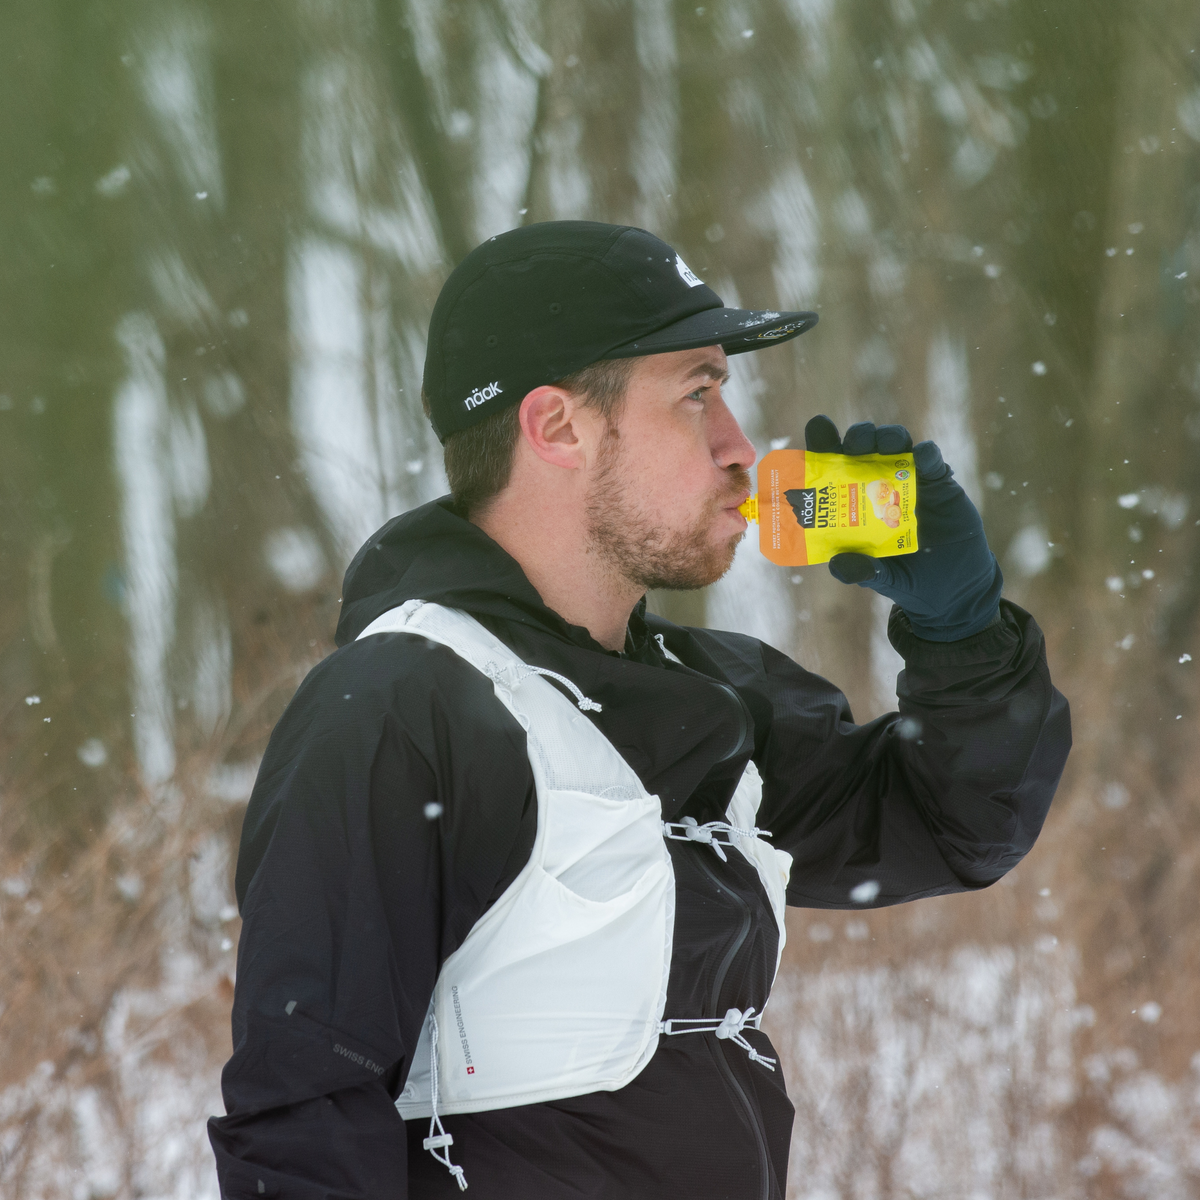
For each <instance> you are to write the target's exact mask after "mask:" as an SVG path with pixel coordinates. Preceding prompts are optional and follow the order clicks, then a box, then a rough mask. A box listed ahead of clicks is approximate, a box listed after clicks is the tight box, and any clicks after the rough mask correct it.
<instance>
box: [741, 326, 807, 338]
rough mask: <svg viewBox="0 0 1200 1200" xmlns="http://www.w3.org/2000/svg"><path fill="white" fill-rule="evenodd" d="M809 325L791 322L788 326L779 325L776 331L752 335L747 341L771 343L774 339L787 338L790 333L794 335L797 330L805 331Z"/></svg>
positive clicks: (770, 330) (771, 330)
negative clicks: (805, 327)
mask: <svg viewBox="0 0 1200 1200" xmlns="http://www.w3.org/2000/svg"><path fill="white" fill-rule="evenodd" d="M807 324H808V322H807V321H789V322H788V323H787V324H786V325H779V326H777V327H776V328H775V329H768V330H767V331H766V332H765V333H752V334H750V335H749V336H748V337H747V338H746V341H748V342H769V341H771V340H773V339H774V338H781V337H786V336H787V335H788V334H789V333H794V332H795V331H796V330H797V329H803V328H804V326H806V325H807Z"/></svg>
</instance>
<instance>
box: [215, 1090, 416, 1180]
mask: <svg viewBox="0 0 1200 1200" xmlns="http://www.w3.org/2000/svg"><path fill="white" fill-rule="evenodd" d="M208 1136H209V1141H210V1142H211V1143H212V1148H213V1153H214V1154H215V1155H216V1160H217V1179H218V1182H219V1184H220V1188H221V1196H222V1200H259V1198H260V1197H262V1196H268V1197H270V1196H277V1197H281V1198H285V1200H406V1198H407V1196H408V1182H407V1180H408V1148H407V1141H406V1139H405V1136H404V1123H403V1121H401V1119H400V1115H399V1114H398V1113H397V1112H396V1109H395V1107H394V1106H393V1104H392V1102H391V1099H390V1097H389V1096H388V1094H387V1092H386V1091H385V1090H384V1088H383V1086H382V1085H381V1084H369V1083H368V1084H363V1085H361V1086H359V1087H351V1088H344V1089H341V1090H338V1091H334V1092H332V1093H330V1094H329V1095H326V1096H319V1097H315V1098H313V1099H311V1100H306V1101H303V1102H300V1103H297V1104H290V1105H286V1106H284V1107H281V1108H274V1109H267V1110H265V1111H261V1112H252V1113H246V1114H239V1113H236V1112H235V1113H233V1114H232V1115H230V1116H225V1117H213V1118H212V1119H211V1120H210V1121H209V1123H208Z"/></svg>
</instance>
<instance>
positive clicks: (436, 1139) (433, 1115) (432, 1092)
mask: <svg viewBox="0 0 1200 1200" xmlns="http://www.w3.org/2000/svg"><path fill="white" fill-rule="evenodd" d="M718 1036H719V1035H718ZM429 1045H430V1050H429V1107H430V1117H429V1136H428V1137H427V1138H426V1139H425V1140H424V1142H422V1143H421V1144H422V1145H423V1146H424V1147H425V1149H426V1150H428V1151H429V1153H430V1154H432V1155H433V1157H434V1158H435V1159H437V1161H438V1162H440V1163H441V1164H442V1166H443V1167H445V1168H446V1170H447V1171H449V1172H450V1174H451V1175H453V1176H454V1178H455V1181H456V1182H457V1183H458V1190H459V1191H460V1192H465V1191H466V1190H467V1177H466V1175H464V1174H463V1169H462V1167H456V1166H455V1165H454V1163H452V1162H451V1161H450V1147H451V1146H453V1145H454V1135H453V1134H452V1133H447V1132H446V1130H445V1128H444V1127H443V1125H442V1118H441V1117H439V1116H438V1110H437V1108H438V1052H437V1045H438V1023H437V1017H435V1016H434V1015H433V1013H430V1014H429ZM439 1150H440V1151H441V1153H440V1154H439V1153H438V1151H439Z"/></svg>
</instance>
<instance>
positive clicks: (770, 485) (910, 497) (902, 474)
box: [739, 450, 917, 567]
mask: <svg viewBox="0 0 1200 1200" xmlns="http://www.w3.org/2000/svg"><path fill="white" fill-rule="evenodd" d="M916 501H917V477H916V473H915V471H914V470H913V464H912V458H911V457H910V456H909V455H906V454H896V455H892V454H862V455H846V454H815V453H813V452H811V451H808V450H772V451H771V453H770V454H768V455H767V456H766V458H764V459H763V460H762V462H761V463H759V465H758V495H757V496H751V497H750V499H749V500H747V501H746V503H745V504H743V505H742V507H741V509H740V510H739V511H740V512H741V513H742V515H743V516H744V517H745V518H746V519H747V520H748V521H757V522H758V544H759V548H760V549H761V550H762V552H763V554H764V555H766V557H767V558H769V559H770V560H771V561H772V562H773V563H778V564H779V565H780V566H783V567H800V566H804V565H806V564H808V563H823V562H828V561H829V560H830V559H831V558H832V557H833V556H834V555H835V554H841V553H843V552H844V551H856V552H857V553H859V554H870V555H871V556H872V557H874V558H886V557H888V556H889V555H893V554H912V553H914V552H915V551H916V549H917V516H916Z"/></svg>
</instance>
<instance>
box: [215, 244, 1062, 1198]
mask: <svg viewBox="0 0 1200 1200" xmlns="http://www.w3.org/2000/svg"><path fill="white" fill-rule="evenodd" d="M815 322H816V317H815V315H813V314H811V313H782V314H781V313H776V312H751V311H742V310H734V309H727V308H725V307H724V306H723V305H722V302H721V300H720V298H719V297H718V296H717V295H716V294H715V293H714V292H712V291H711V290H710V289H709V288H708V287H706V286H705V285H704V284H703V283H702V282H701V281H700V280H699V279H697V278H696V276H695V275H694V274H693V273H692V272H691V271H690V270H689V269H688V268H687V266H686V265H685V264H684V262H683V260H682V259H681V258H679V256H678V255H676V254H675V252H674V251H673V250H672V249H671V248H670V247H668V246H667V245H665V244H664V243H663V242H661V241H659V240H658V239H657V238H655V237H653V236H651V235H650V234H648V233H645V232H644V231H641V230H637V229H630V228H626V227H616V226H608V225H597V224H591V223H585V222H557V223H547V224H542V225H533V226H528V227H526V228H523V229H518V230H513V231H511V232H509V233H507V234H504V235H502V236H500V237H497V238H493V239H491V240H490V241H489V242H487V243H485V244H484V245H483V246H481V247H479V248H478V249H476V250H475V251H473V252H472V254H470V255H469V256H468V257H467V259H466V260H465V261H464V262H463V263H462V264H460V265H459V267H458V268H457V269H456V270H455V271H454V272H453V273H452V274H451V276H450V278H449V280H448V281H447V283H446V286H445V288H444V289H443V291H442V293H441V295H440V297H439V299H438V301H437V304H436V306H435V309H434V313H433V319H432V322H431V326H430V334H429V347H428V357H427V361H426V366H425V387H424V394H425V400H426V405H427V411H428V412H429V415H430V417H431V419H432V421H433V425H434V428H435V430H436V431H437V433H438V435H439V437H440V438H441V439H442V440H443V442H444V444H445V454H446V467H447V474H448V476H449V479H450V484H451V488H452V491H453V496H452V497H447V498H445V499H443V500H439V501H437V502H435V503H433V504H429V505H426V506H424V507H423V508H419V509H417V510H416V511H414V512H411V513H407V514H405V515H404V516H401V517H398V518H396V519H395V520H393V521H391V522H389V524H387V525H386V526H384V528H383V529H382V530H380V531H379V533H377V534H376V535H375V536H374V537H372V538H371V539H370V541H369V542H368V543H367V544H366V545H365V546H364V547H363V548H362V550H360V551H359V553H358V555H357V556H356V557H355V559H354V562H353V563H352V564H351V566H350V568H349V570H348V572H347V574H346V581H345V589H344V595H343V609H342V616H341V621H340V623H339V627H338V643H339V646H340V649H339V650H338V651H337V652H336V653H335V654H333V655H331V656H330V657H329V658H328V659H326V660H325V661H324V662H323V663H321V664H320V665H319V666H318V667H316V668H315V669H314V670H313V672H312V673H311V674H310V675H309V677H308V679H307V680H306V681H305V682H304V684H303V685H302V686H301V688H300V690H299V691H298V693H297V695H296V697H295V698H294V699H293V701H292V703H291V704H290V706H289V707H288V710H287V712H286V713H285V714H284V717H283V719H282V720H281V721H280V723H279V725H278V727H277V728H276V730H275V732H274V734H273V736H272V738H271V742H270V745H269V747H268V749H267V753H266V756H265V758H264V760H263V764H262V768H261V770H260V772H259V778H258V782H257V784H256V787H255V790H254V794H253V797H252V798H251V801H250V806H249V809H248V811H247V815H246V823H245V829H244V832H243V836H242V845H241V853H240V857H239V860H238V870H237V892H238V900H239V903H240V905H241V911H242V916H243V921H244V925H243V930H242V939H241V944H240V946H239V950H238V975H237V988H236V995H235V1001H234V1045H235V1049H234V1055H233V1058H232V1059H231V1060H230V1062H229V1064H228V1066H227V1067H226V1070H225V1073H224V1076H223V1086H224V1094H225V1100H226V1105H227V1109H228V1115H227V1116H225V1117H221V1118H214V1119H213V1121H212V1122H211V1123H210V1133H211V1138H212V1143H213V1146H214V1149H215V1152H216V1155H217V1164H218V1173H219V1176H220V1180H221V1186H222V1193H223V1195H224V1197H226V1200H235V1198H237V1200H240V1198H242V1197H256V1196H282V1197H289V1198H296V1200H317V1198H321V1200H325V1198H332V1197H338V1198H351V1197H353V1198H355V1200H357V1198H360V1197H361V1198H365V1197H371V1198H373V1200H378V1198H383V1197H393V1198H395V1200H407V1198H417V1197H420V1198H424V1197H435V1196H449V1195H456V1194H457V1192H458V1190H459V1188H462V1187H465V1186H467V1185H469V1186H470V1188H471V1189H472V1191H473V1194H475V1195H477V1196H479V1197H481V1198H486V1197H499V1198H506V1200H511V1198H516V1197H522V1198H524V1197H539V1198H545V1200H560V1198H561V1200H567V1198H568V1197H571V1198H576V1197H583V1196H587V1197H597V1198H603V1200H609V1198H612V1200H615V1198H617V1197H622V1198H626V1197H647V1198H649V1197H663V1196H697V1197H714V1198H715V1197H731V1198H732V1197H736V1198H739V1200H741V1198H743V1197H753V1198H758V1197H762V1198H763V1200H770V1198H777V1200H778V1198H782V1196H783V1195H784V1191H785V1187H786V1167H787V1157H788V1145H789V1139H790V1136H791V1124H792V1107H791V1105H790V1103H789V1102H788V1098H787V1093H786V1090H785V1086H784V1081H783V1079H782V1077H781V1072H780V1070H779V1066H778V1063H777V1061H776V1060H777V1055H776V1054H775V1052H774V1051H773V1049H772V1047H771V1045H770V1043H769V1041H768V1039H767V1038H766V1036H765V1035H764V1034H763V1033H762V1032H761V1031H760V1030H759V1029H758V1018H759V1016H760V1015H761V1013H762V1010H763V1006H764V1005H765V1004H766V1002H767V998H768V994H769V992H770V987H771V983H772V980H773V978H774V974H775V969H776V965H777V962H778V955H779V951H780V949H781V945H782V937H783V927H782V916H783V905H784V902H785V899H786V901H787V902H788V903H792V904H797V905H803V906H808V907H815V908H857V907H872V906H881V905H887V904H897V903H900V902H903V901H906V900H912V899H916V898H918V897H922V896H933V895H943V894H946V893H949V892H956V891H966V890H969V889H975V888H981V887H986V886H988V885H989V884H991V883H993V882H995V880H996V879H998V878H999V877H1000V876H1001V875H1003V874H1004V873H1005V872H1006V871H1008V870H1009V869H1011V868H1012V867H1013V866H1014V865H1015V864H1016V863H1017V862H1018V861H1020V859H1021V857H1022V856H1023V855H1024V854H1025V853H1026V852H1027V851H1028V849H1029V847H1030V846H1031V845H1032V843H1033V841H1034V839H1035V837H1036V836H1037V833H1038V831H1039V829H1040V827H1041V824H1042V821H1043V818H1044V817H1045V814H1046V810H1047V806H1048V805H1049V802H1050V799H1051V796H1052V794H1053V792H1054V789H1055V786H1056V784H1057V780H1058V777H1059V774H1060V772H1061V770H1062V766H1063V763H1064V761H1065V758H1066V754H1067V750H1068V746H1069V740H1070V734H1069V720H1068V715H1067V707H1066V703H1065V701H1064V700H1063V698H1062V697H1061V696H1060V695H1059V694H1058V693H1057V692H1056V691H1055V690H1054V689H1053V687H1052V686H1051V684H1050V679H1049V675H1048V672H1047V668H1046V661H1045V654H1044V649H1043V644H1042V636H1041V634H1040V632H1039V630H1038V628H1037V626H1036V625H1035V624H1034V622H1033V620H1032V618H1031V617H1030V616H1029V615H1028V614H1027V613H1025V612H1022V611H1021V610H1020V609H1019V608H1017V607H1015V606H1014V605H1012V604H1009V603H1007V602H1004V601H1001V600H1000V599H999V596H1000V585H1001V579H1000V572H999V569H998V568H997V566H996V563H995V559H994V557H993V556H992V554H991V552H990V551H989V550H988V548H987V543H986V540H985V539H984V536H983V529H982V524H981V522H980V520H979V516H978V514H977V513H976V511H975V509H974V507H973V506H972V505H971V503H970V501H969V500H968V499H967V497H966V495H965V494H964V493H963V492H962V489H961V488H960V487H959V486H958V485H957V484H956V483H955V482H954V481H953V478H952V476H951V472H950V471H949V469H948V468H947V467H946V466H945V464H944V463H943V462H942V460H941V456H940V454H939V453H938V451H937V447H936V446H934V445H932V443H928V442H926V443H922V445H920V446H918V447H916V448H915V449H913V448H912V445H911V442H910V441H909V439H908V435H907V433H906V432H905V431H904V430H903V429H901V428H899V427H898V426H885V427H881V428H879V429H876V428H875V427H874V426H872V425H869V424H860V425H856V426H854V427H852V428H851V429H850V430H848V431H847V434H846V437H845V440H844V442H843V441H841V440H840V439H839V437H838V433H837V430H836V429H835V428H834V426H833V424H832V422H830V421H829V420H828V419H827V418H823V417H818V418H815V419H814V420H813V421H811V422H810V423H809V428H808V431H807V433H808V438H809V444H810V448H813V449H819V450H825V451H839V450H840V451H842V452H845V453H851V454H854V453H866V452H870V451H875V450H879V451H882V452H897V453H898V452H901V451H907V450H910V449H911V450H912V453H913V458H914V463H915V465H916V466H917V469H918V473H919V483H918V502H917V518H918V523H919V524H918V529H919V537H920V539H921V546H922V550H921V551H920V552H919V553H918V554H915V555H911V556H908V557H905V558H894V559H881V560H878V561H876V560H874V559H869V558H866V557H864V556H862V555H840V556H838V557H837V558H836V559H835V560H834V562H833V563H832V564H831V566H832V568H833V570H834V573H835V574H836V575H837V576H838V577H839V578H840V579H842V580H843V581H852V582H858V583H860V584H862V585H864V586H867V587H871V588H874V589H875V590H877V591H880V592H882V593H884V594H885V595H889V596H892V597H893V598H894V599H895V600H896V601H897V604H898V607H896V608H894V609H893V612H892V618H891V622H890V627H889V632H890V636H891V639H892V642H893V644H894V645H895V646H896V647H897V649H898V650H899V651H900V652H901V654H903V656H904V658H905V663H906V669H905V673H904V674H903V675H902V676H901V678H900V684H899V687H900V710H901V711H900V714H895V713H893V714H891V715H889V716H887V717H882V718H880V719H879V720H877V721H873V722H871V723H870V724H868V725H855V724H853V721H852V718H851V716H850V712H849V710H848V708H847V706H846V702H845V698H844V697H843V696H842V695H841V693H840V692H838V691H837V689H836V688H834V687H833V686H832V685H830V684H828V683H826V682H825V681H824V680H822V679H819V678H817V677H816V676H813V675H811V674H809V673H808V672H806V671H805V670H804V669H803V668H802V667H799V666H797V665H796V664H795V663H793V662H792V661H791V660H789V659H788V658H787V657H786V656H785V655H783V654H781V653H780V652H779V651H777V650H775V649H772V648H771V647H770V646H766V645H764V644H762V643H760V642H757V641H755V640H754V639H752V638H748V637H744V636H740V635H734V634H728V633H720V632H716V631H710V630H701V629H684V628H680V627H677V626H675V625H672V624H671V623H670V622H668V621H664V620H661V619H659V618H655V617H652V616H650V615H648V614H647V613H646V611H645V604H644V595H645V592H646V590H647V589H648V588H652V587H657V588H698V587H703V586H705V585H707V584H709V583H712V582H713V581H715V580H716V579H718V578H719V577H720V576H721V575H722V574H723V573H724V572H725V570H726V569H727V568H728V567H729V564H730V562H731V560H732V558H733V554H734V550H735V547H736V545H737V543H738V541H739V540H740V539H741V537H742V536H743V534H744V531H745V528H746V523H745V521H744V519H743V518H742V516H741V515H740V514H739V513H738V511H737V509H738V505H739V504H740V503H741V502H742V501H743V500H744V499H745V498H746V496H747V495H748V493H749V491H750V481H749V475H748V471H749V468H750V466H751V464H752V463H753V461H754V457H755V452H754V449H753V447H752V446H751V444H750V443H749V442H748V441H747V440H746V438H745V436H744V435H743V433H742V432H741V430H740V429H739V428H738V425H737V422H736V421H735V420H734V418H733V416H732V414H731V413H730V411H729V409H728V408H727V407H726V405H725V403H724V400H723V399H722V395H721V385H722V383H723V382H724V380H725V379H726V377H727V356H728V355H730V354H734V353H741V352H743V351H748V350H754V349H759V348H761V347H765V346H771V345H774V344H776V343H778V342H780V341H784V340H786V339H788V338H790V337H794V336H797V335H798V334H800V333H802V332H804V331H805V330H806V329H808V328H810V327H811V326H812V325H813V324H815ZM746 601H747V603H748V604H751V603H754V601H755V597H752V596H747V597H746ZM766 831H770V832H769V834H768V833H767V832H766Z"/></svg>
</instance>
